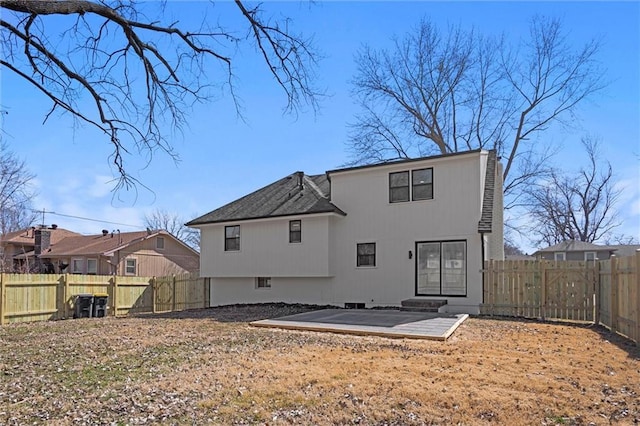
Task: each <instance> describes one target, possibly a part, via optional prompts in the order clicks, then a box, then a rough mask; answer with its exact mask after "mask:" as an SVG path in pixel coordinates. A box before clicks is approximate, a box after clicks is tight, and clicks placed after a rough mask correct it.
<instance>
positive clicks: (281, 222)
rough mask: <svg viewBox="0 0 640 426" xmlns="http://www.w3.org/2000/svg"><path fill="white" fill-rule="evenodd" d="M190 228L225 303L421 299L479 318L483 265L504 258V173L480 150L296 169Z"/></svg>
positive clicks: (215, 294) (217, 299) (216, 297)
mask: <svg viewBox="0 0 640 426" xmlns="http://www.w3.org/2000/svg"><path fill="white" fill-rule="evenodd" d="M187 225H189V226H193V227H197V228H199V229H200V230H201V250H202V252H201V265H200V270H201V276H203V277H210V278H211V285H212V289H211V304H212V305H214V306H215V305H225V304H232V303H262V302H289V303H310V304H322V305H324V304H329V305H336V306H359V307H360V306H363V307H377V306H394V307H397V306H400V304H401V303H402V302H403V301H406V300H409V299H411V300H415V299H417V300H433V301H438V302H440V303H442V304H444V306H443V307H442V308H441V309H440V310H441V311H445V312H471V313H477V312H478V305H479V304H480V303H482V274H481V272H480V270H481V269H482V265H483V260H485V259H489V258H495V259H502V258H503V257H504V254H503V253H504V252H503V234H502V232H503V230H502V226H503V225H502V171H501V167H500V164H499V162H498V161H497V158H496V154H495V152H493V151H484V150H476V151H469V152H465V153H457V154H449V155H441V156H434V157H424V158H419V159H412V160H404V161H395V162H389V163H383V164H376V165H369V166H361V167H353V168H344V169H338V170H331V171H328V172H326V173H325V174H323V175H315V176H308V175H305V174H304V173H302V172H296V173H293V174H291V175H289V176H285V177H284V178H283V179H280V180H278V181H276V182H274V183H272V184H270V185H267V186H266V187H264V188H262V189H260V190H258V191H255V192H253V193H251V194H249V195H247V196H245V197H242V198H240V199H238V200H236V201H234V202H232V203H229V204H227V205H225V206H222V207H220V208H219V209H216V210H214V211H212V212H210V213H207V214H206V215H204V216H201V217H199V218H197V219H194V220H192V221H191V222H189V223H188V224H187Z"/></svg>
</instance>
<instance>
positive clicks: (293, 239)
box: [289, 220, 302, 243]
mask: <svg viewBox="0 0 640 426" xmlns="http://www.w3.org/2000/svg"><path fill="white" fill-rule="evenodd" d="M289 242H290V243H299V242H302V222H301V221H300V220H291V221H289Z"/></svg>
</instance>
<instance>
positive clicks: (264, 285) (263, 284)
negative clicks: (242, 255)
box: [256, 277, 271, 288]
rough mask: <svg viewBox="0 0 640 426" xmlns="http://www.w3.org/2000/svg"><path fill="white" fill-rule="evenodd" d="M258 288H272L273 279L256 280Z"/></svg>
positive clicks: (262, 278) (261, 278)
mask: <svg viewBox="0 0 640 426" xmlns="http://www.w3.org/2000/svg"><path fill="white" fill-rule="evenodd" d="M256 288H271V278H269V277H258V278H256Z"/></svg>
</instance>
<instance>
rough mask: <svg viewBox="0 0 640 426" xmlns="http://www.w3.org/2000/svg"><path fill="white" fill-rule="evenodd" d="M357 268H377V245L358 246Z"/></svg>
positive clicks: (365, 244)
mask: <svg viewBox="0 0 640 426" xmlns="http://www.w3.org/2000/svg"><path fill="white" fill-rule="evenodd" d="M356 247H357V248H356V251H357V259H356V266H376V243H363V244H357V246H356Z"/></svg>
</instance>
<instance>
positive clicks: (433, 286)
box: [416, 243, 440, 295]
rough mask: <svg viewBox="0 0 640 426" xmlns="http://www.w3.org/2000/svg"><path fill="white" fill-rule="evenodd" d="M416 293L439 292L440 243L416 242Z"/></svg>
mask: <svg viewBox="0 0 640 426" xmlns="http://www.w3.org/2000/svg"><path fill="white" fill-rule="evenodd" d="M417 251H418V258H417V259H416V262H417V268H418V291H417V293H418V294H437V295H439V294H440V243H421V244H418V250H417Z"/></svg>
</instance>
